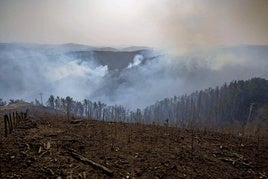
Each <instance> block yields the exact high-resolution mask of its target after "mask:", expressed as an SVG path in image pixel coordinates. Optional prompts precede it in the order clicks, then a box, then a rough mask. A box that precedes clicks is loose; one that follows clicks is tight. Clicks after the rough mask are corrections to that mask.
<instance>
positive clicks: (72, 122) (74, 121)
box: [70, 120, 83, 124]
mask: <svg viewBox="0 0 268 179" xmlns="http://www.w3.org/2000/svg"><path fill="white" fill-rule="evenodd" d="M80 122H83V120H73V121H71V122H70V123H71V124H78V123H80Z"/></svg>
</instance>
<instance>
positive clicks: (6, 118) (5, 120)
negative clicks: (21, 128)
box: [4, 115, 8, 137]
mask: <svg viewBox="0 0 268 179" xmlns="http://www.w3.org/2000/svg"><path fill="white" fill-rule="evenodd" d="M7 120H8V116H7V115H5V116H4V122H5V137H7Z"/></svg>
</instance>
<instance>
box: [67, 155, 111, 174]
mask: <svg viewBox="0 0 268 179" xmlns="http://www.w3.org/2000/svg"><path fill="white" fill-rule="evenodd" d="M67 152H68V153H69V154H70V155H71V156H72V157H73V158H75V159H76V160H79V161H81V162H83V163H85V164H90V165H91V166H92V167H95V168H97V169H101V170H102V171H104V172H105V173H106V174H107V175H109V176H113V171H112V170H110V169H108V168H107V167H105V166H103V165H100V164H98V163H96V162H94V161H92V160H89V159H87V158H86V157H84V156H82V155H79V154H78V153H76V152H75V151H73V150H67Z"/></svg>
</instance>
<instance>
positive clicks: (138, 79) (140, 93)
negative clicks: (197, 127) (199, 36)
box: [0, 44, 268, 109]
mask: <svg viewBox="0 0 268 179" xmlns="http://www.w3.org/2000/svg"><path fill="white" fill-rule="evenodd" d="M79 50H80V49H79V48H78V49H76V48H72V47H68V48H66V46H61V45H59V46H47V47H45V46H38V45H32V46H29V45H28V46H27V45H19V46H18V45H14V44H13V45H12V44H6V45H0V61H1V64H3V65H1V66H0V71H1V73H2V75H1V76H0V84H1V88H0V98H4V99H6V100H8V99H11V98H18V99H24V100H28V101H33V100H34V99H35V98H37V99H38V98H39V95H38V94H39V93H40V92H42V93H43V94H44V98H46V99H47V98H48V96H49V95H51V94H53V95H57V96H60V97H65V96H68V95H69V96H72V97H73V98H74V99H76V100H83V99H85V98H86V99H90V100H93V101H102V102H104V103H107V104H110V105H112V104H121V105H124V106H125V107H127V108H129V109H135V108H143V107H146V106H148V105H151V104H153V103H155V102H156V101H157V100H162V99H163V98H166V97H172V96H174V95H182V94H185V93H191V92H193V91H195V90H200V89H205V88H208V87H215V86H217V85H223V84H224V83H225V82H230V81H232V80H241V79H249V78H252V77H263V78H268V72H267V69H268V61H267V58H268V47H267V46H238V47H228V48H227V47H224V48H223V47H222V48H215V49H210V50H206V51H198V52H195V53H188V54H186V55H181V56H170V55H161V56H160V55H159V54H162V52H158V51H147V52H146V53H145V52H144V53H140V52H138V51H137V54H136V55H135V56H134V58H133V60H132V62H130V63H129V64H128V65H127V64H126V66H125V68H123V69H117V70H108V69H109V67H108V66H107V65H105V64H100V63H99V61H98V59H95V58H94V55H89V56H87V57H86V59H85V58H84V57H83V56H81V57H79V56H78V57H74V56H73V55H70V53H69V52H73V51H79ZM83 50H86V51H89V52H91V51H92V50H91V49H84V48H83ZM88 54H91V53H88ZM111 54H112V53H111ZM117 55H118V54H117ZM124 55H125V53H124ZM109 57H110V58H112V56H109ZM124 63H125V62H124ZM118 65H119V66H121V64H118Z"/></svg>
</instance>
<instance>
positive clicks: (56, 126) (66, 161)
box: [0, 109, 268, 178]
mask: <svg viewBox="0 0 268 179" xmlns="http://www.w3.org/2000/svg"><path fill="white" fill-rule="evenodd" d="M35 111H36V110H35ZM72 121H73V122H70V121H67V120H66V118H65V117H64V116H61V115H57V114H52V113H48V112H45V111H43V110H42V109H40V110H39V111H38V112H32V113H31V115H30V117H29V119H28V120H25V121H22V122H21V123H20V124H18V126H17V128H16V130H15V131H14V133H12V134H11V135H9V136H8V137H7V138H5V137H3V133H0V151H1V152H0V161H1V163H0V177H1V178H12V177H15V178H32V177H34V178H39V177H40V178H46V177H50V178H56V177H61V178H66V177H73V178H76V177H77V178H96V177H98V178H110V177H113V178H134V177H135V178H155V177H157V178H180V177H181V178H186V177H187V178H188V177H190V178H219V177H220V178H233V177H238V178H251V177H252V178H258V177H264V178H265V177H267V176H266V174H267V173H268V170H267V168H268V165H267V160H268V143H267V138H264V137H267V135H266V136H263V135H259V138H256V137H258V136H256V137H254V136H253V137H251V138H244V137H238V136H237V135H233V134H230V133H229V134H228V133H227V134H226V133H218V132H212V131H207V130H205V131H199V130H190V129H189V130H188V129H180V128H174V127H164V126H154V125H139V124H126V123H105V122H101V121H94V120H82V121H77V120H75V119H72ZM2 122H3V120H1V121H0V126H1V128H2V127H3V123H2ZM119 131H120V132H119ZM236 131H237V132H236V133H235V134H238V132H239V130H236ZM257 139H258V140H257ZM70 150H72V151H75V152H76V153H78V154H79V155H81V156H83V157H86V158H87V159H90V160H92V161H94V162H96V163H97V164H100V165H102V166H105V167H107V168H108V169H110V170H111V171H112V172H113V175H112V176H111V175H107V174H106V173H105V172H103V171H102V170H100V169H98V168H94V167H92V165H88V164H85V163H83V162H82V161H81V160H78V159H76V158H74V156H73V155H71V154H70Z"/></svg>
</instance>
